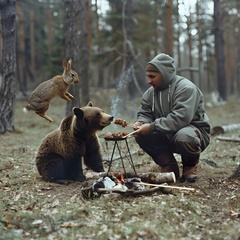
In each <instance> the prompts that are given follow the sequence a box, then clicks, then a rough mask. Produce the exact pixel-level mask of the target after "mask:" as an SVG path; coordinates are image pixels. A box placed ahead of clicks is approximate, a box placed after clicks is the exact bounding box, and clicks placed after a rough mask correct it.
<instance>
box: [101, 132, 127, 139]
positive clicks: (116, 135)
mask: <svg viewBox="0 0 240 240" xmlns="http://www.w3.org/2000/svg"><path fill="white" fill-rule="evenodd" d="M126 135H128V132H116V133H111V132H106V133H105V135H104V138H121V137H124V136H126Z"/></svg>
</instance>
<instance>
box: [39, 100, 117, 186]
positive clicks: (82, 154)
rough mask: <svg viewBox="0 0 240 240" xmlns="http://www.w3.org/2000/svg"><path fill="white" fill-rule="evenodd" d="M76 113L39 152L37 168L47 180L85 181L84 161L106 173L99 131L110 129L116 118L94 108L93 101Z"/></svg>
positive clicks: (52, 134)
mask: <svg viewBox="0 0 240 240" xmlns="http://www.w3.org/2000/svg"><path fill="white" fill-rule="evenodd" d="M72 111H73V114H72V115H70V116H68V117H66V118H64V119H63V120H62V122H61V124H60V126H59V127H58V128H57V129H56V130H54V131H53V132H51V133H49V134H48V135H47V136H46V137H45V138H44V139H43V140H42V143H41V145H40V147H39V150H38V152H37V155H36V158H35V162H36V166H37V169H38V172H39V174H40V175H41V176H42V178H43V179H44V180H45V181H49V182H62V181H63V182H64V181H66V180H70V181H84V179H85V176H84V174H83V169H82V158H83V160H84V163H85V165H86V166H87V167H88V168H90V169H92V170H93V171H95V172H102V171H104V168H103V164H102V157H101V153H100V144H99V140H98V137H97V135H96V132H97V131H99V130H102V129H103V128H105V127H106V126H108V125H109V124H110V123H111V122H112V120H113V116H111V115H109V114H106V113H104V112H103V110H102V109H101V108H98V107H93V104H92V102H89V103H88V104H87V105H86V106H85V107H82V108H78V107H74V108H73V110H72Z"/></svg>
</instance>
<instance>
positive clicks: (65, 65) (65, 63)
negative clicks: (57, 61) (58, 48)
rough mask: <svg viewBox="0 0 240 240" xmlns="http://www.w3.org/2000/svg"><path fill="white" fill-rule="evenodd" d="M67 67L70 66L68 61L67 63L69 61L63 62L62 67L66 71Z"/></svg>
mask: <svg viewBox="0 0 240 240" xmlns="http://www.w3.org/2000/svg"><path fill="white" fill-rule="evenodd" d="M67 65H68V61H67V59H64V60H63V62H62V66H63V68H64V70H65V69H66V68H67Z"/></svg>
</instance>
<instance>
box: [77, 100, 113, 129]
mask: <svg viewBox="0 0 240 240" xmlns="http://www.w3.org/2000/svg"><path fill="white" fill-rule="evenodd" d="M73 113H74V115H75V116H76V118H77V122H79V124H80V125H81V127H83V125H84V126H85V127H88V128H89V129H91V130H96V131H97V130H102V129H103V128H105V127H106V126H108V125H110V124H111V122H112V121H113V118H114V117H113V116H112V115H109V114H107V113H105V112H104V111H103V110H102V109H101V108H98V107H93V103H92V102H89V103H88V104H87V105H86V106H85V107H82V108H78V107H74V108H73Z"/></svg>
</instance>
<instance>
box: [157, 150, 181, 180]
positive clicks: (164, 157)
mask: <svg viewBox="0 0 240 240" xmlns="http://www.w3.org/2000/svg"><path fill="white" fill-rule="evenodd" d="M153 160H154V162H155V163H156V164H157V165H159V166H160V167H161V173H166V172H174V174H175V177H176V179H178V178H179V176H180V174H179V168H178V164H177V161H176V159H175V157H174V156H173V154H172V153H171V152H162V153H160V154H159V155H158V156H156V157H153Z"/></svg>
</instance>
